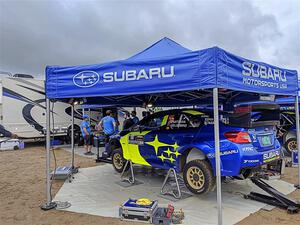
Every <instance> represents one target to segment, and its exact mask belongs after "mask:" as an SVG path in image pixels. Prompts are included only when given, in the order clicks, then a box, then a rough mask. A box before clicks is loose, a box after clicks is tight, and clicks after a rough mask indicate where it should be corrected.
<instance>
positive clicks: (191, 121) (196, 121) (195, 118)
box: [186, 115, 204, 128]
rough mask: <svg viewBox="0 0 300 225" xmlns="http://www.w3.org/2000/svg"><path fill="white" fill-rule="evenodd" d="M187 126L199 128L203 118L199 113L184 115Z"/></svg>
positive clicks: (202, 123)
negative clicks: (186, 119)
mask: <svg viewBox="0 0 300 225" xmlns="http://www.w3.org/2000/svg"><path fill="white" fill-rule="evenodd" d="M186 117H187V118H188V127H189V128H199V127H202V126H203V125H204V118H203V117H202V116H200V115H186Z"/></svg>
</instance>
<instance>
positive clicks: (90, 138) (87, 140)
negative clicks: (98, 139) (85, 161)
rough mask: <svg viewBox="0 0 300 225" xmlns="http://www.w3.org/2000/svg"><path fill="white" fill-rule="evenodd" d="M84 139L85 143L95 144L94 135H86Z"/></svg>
mask: <svg viewBox="0 0 300 225" xmlns="http://www.w3.org/2000/svg"><path fill="white" fill-rule="evenodd" d="M83 139H84V145H93V137H92V135H88V136H85V137H84V138H83Z"/></svg>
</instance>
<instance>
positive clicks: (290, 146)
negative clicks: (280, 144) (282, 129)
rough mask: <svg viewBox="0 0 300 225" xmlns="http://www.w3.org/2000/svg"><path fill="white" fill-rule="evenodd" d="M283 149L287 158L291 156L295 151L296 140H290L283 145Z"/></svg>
mask: <svg viewBox="0 0 300 225" xmlns="http://www.w3.org/2000/svg"><path fill="white" fill-rule="evenodd" d="M284 148H285V150H286V153H287V154H288V156H291V155H292V151H293V150H295V149H297V139H296V138H290V139H288V140H287V141H286V142H285V143H284Z"/></svg>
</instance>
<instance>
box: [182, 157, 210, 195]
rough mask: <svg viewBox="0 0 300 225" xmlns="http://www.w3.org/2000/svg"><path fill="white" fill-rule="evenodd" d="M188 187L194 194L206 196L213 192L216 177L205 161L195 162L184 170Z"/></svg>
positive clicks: (187, 165)
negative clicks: (205, 194)
mask: <svg viewBox="0 0 300 225" xmlns="http://www.w3.org/2000/svg"><path fill="white" fill-rule="evenodd" d="M183 179H184V182H185V185H186V187H187V188H188V189H189V190H190V191H191V192H192V193H194V194H204V193H207V192H209V191H211V190H213V188H214V186H215V182H216V181H215V177H214V175H213V171H212V169H211V166H210V165H209V163H208V162H207V161H205V160H198V159H197V160H193V161H190V162H188V163H187V164H186V165H185V166H184V168H183Z"/></svg>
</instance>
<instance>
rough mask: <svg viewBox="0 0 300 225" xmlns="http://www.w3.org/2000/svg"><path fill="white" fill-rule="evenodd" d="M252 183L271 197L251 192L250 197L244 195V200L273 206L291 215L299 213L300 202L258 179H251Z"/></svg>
mask: <svg viewBox="0 0 300 225" xmlns="http://www.w3.org/2000/svg"><path fill="white" fill-rule="evenodd" d="M251 181H252V182H253V183H254V184H255V185H256V186H258V187H259V188H261V189H262V190H264V191H265V192H267V193H268V194H269V195H270V196H268V195H264V194H259V193H256V192H250V194H249V195H244V198H246V199H252V200H255V201H259V202H262V203H266V204H269V205H273V206H277V207H280V208H283V209H286V210H287V212H288V213H290V214H292V213H298V211H299V209H300V203H299V202H297V201H296V200H294V199H290V198H288V197H287V196H286V195H284V194H283V193H281V192H279V191H278V190H276V189H275V188H273V187H271V186H270V185H268V184H267V183H266V182H264V181H263V180H261V179H260V178H258V177H251Z"/></svg>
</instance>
